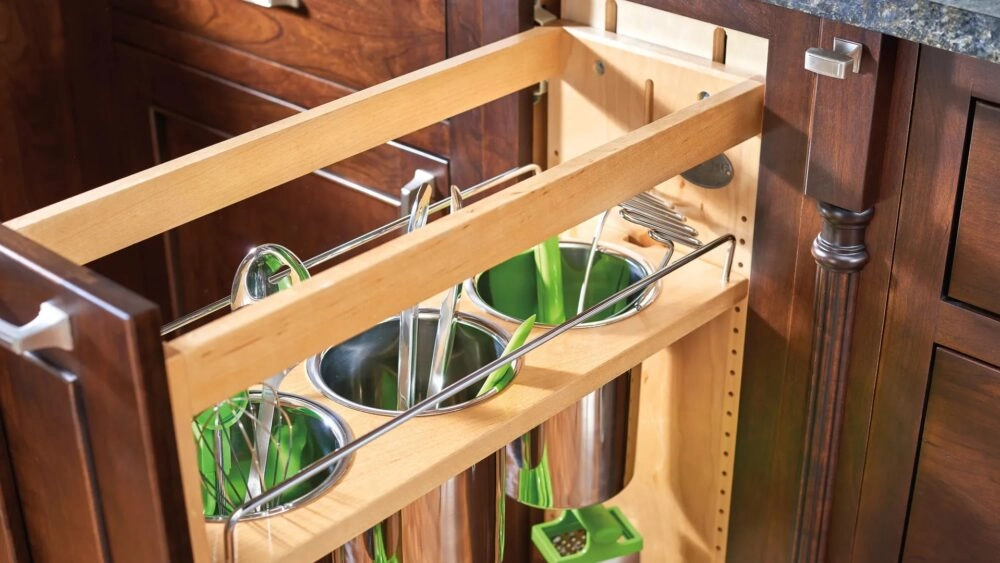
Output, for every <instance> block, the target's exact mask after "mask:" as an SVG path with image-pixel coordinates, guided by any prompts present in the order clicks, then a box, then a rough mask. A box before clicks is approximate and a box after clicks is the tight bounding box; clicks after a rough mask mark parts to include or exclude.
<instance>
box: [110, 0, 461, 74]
mask: <svg viewBox="0 0 1000 563" xmlns="http://www.w3.org/2000/svg"><path fill="white" fill-rule="evenodd" d="M303 4H304V5H305V7H304V8H303V9H300V10H285V9H265V8H261V7H259V6H253V5H251V4H249V3H248V2H245V1H244V0H201V1H199V2H176V1H175V0H113V2H112V5H113V6H114V7H116V8H119V9H121V10H123V11H125V12H127V13H130V14H135V15H139V16H142V17H145V18H149V19H151V20H154V21H157V22H160V23H163V24H166V25H169V26H172V27H176V28H178V29H181V30H184V31H188V32H191V33H195V34H198V35H201V36H203V37H207V38H209V39H212V40H214V41H218V42H220V43H224V44H226V45H231V46H233V47H236V48H238V49H241V50H244V51H247V52H250V53H253V54H255V55H259V56H261V57H264V58H266V59H270V60H273V61H277V62H279V63H282V64H284V65H288V66H291V67H294V68H297V69H299V70H302V71H305V72H308V73H311V74H315V75H317V76H321V77H323V78H328V79H331V80H334V81H336V82H339V83H341V84H344V85H346V86H349V87H351V88H355V89H360V88H365V87H368V86H371V85H373V84H377V83H379V82H383V81H385V80H388V79H389V78H393V77H396V76H399V75H401V74H405V73H407V72H410V71H412V70H416V69H418V68H421V67H424V66H427V65H428V64H431V63H434V62H437V61H440V60H443V59H444V57H445V28H444V26H445V9H444V2H443V1H442V0H408V1H406V2H398V1H395V0H306V1H305V2H303Z"/></svg>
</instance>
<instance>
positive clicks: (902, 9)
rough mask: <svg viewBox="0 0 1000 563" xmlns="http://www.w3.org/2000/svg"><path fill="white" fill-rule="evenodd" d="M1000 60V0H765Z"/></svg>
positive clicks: (765, 0)
mask: <svg viewBox="0 0 1000 563" xmlns="http://www.w3.org/2000/svg"><path fill="white" fill-rule="evenodd" d="M761 1H762V2H766V3H768V4H774V5H777V6H784V7H786V8H791V9H794V10H799V11H802V12H806V13H809V14H813V15H816V16H820V17H822V18H826V19H830V20H836V21H841V22H845V23H848V24H851V25H855V26H858V27H863V28H865V29H871V30H874V31H879V32H882V33H886V34H888V35H893V36H895V37H899V38H902V39H909V40H911V41H916V42H917V43H923V44H925V45H930V46H932V47H939V48H941V49H947V50H949V51H954V52H956V53H962V54H966V55H971V56H973V57H978V58H981V59H986V60H988V61H993V62H1000V0H761Z"/></svg>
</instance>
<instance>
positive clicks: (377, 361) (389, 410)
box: [306, 309, 518, 563]
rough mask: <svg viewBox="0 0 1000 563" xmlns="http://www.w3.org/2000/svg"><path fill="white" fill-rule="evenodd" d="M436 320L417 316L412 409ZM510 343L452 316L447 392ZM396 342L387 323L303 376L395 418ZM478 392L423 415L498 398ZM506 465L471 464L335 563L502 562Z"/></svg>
mask: <svg viewBox="0 0 1000 563" xmlns="http://www.w3.org/2000/svg"><path fill="white" fill-rule="evenodd" d="M437 320H438V311H437V310H434V309H421V310H420V312H419V315H418V317H417V323H416V325H417V332H418V338H417V342H418V346H419V348H418V350H417V361H416V367H417V369H416V373H415V375H416V385H415V387H414V389H415V390H416V393H417V396H416V397H414V400H415V401H420V400H422V399H424V396H423V395H424V394H425V393H426V389H427V383H428V380H429V376H430V363H431V356H432V354H433V345H434V333H435V331H436V329H437ZM509 338H510V336H509V335H508V334H507V333H506V332H504V331H503V330H502V329H500V328H498V327H496V326H494V325H492V324H491V323H488V322H486V321H484V320H482V319H479V318H477V317H473V316H471V315H466V314H463V313H458V314H457V326H456V330H455V340H454V344H453V345H452V351H451V356H450V358H449V361H448V362H447V368H446V370H445V381H444V385H445V387H447V386H448V385H450V384H451V383H453V382H455V381H457V380H459V379H461V378H462V377H463V376H465V375H468V374H469V373H471V372H472V371H474V370H475V369H477V368H479V367H481V366H483V365H486V364H487V363H489V362H491V361H493V360H495V359H496V358H498V357H500V354H501V353H502V352H503V348H504V346H505V345H506V343H507V340H508V339H509ZM398 339H399V322H398V320H397V319H389V320H387V321H384V322H382V323H380V324H379V325H376V326H375V327H373V328H371V329H369V330H367V331H366V332H363V333H361V334H360V335H358V336H356V337H354V338H352V339H350V340H348V341H346V342H344V343H342V344H339V345H337V346H335V347H333V348H330V349H328V350H327V351H325V352H323V353H322V354H320V355H319V356H317V357H315V358H312V359H311V360H310V361H309V362H308V363H307V364H306V372H307V374H308V377H309V379H310V380H311V381H312V383H313V384H314V385H315V386H316V388H317V389H319V390H320V392H321V393H323V394H324V395H326V396H327V397H329V398H331V399H332V400H334V401H337V402H339V403H341V404H343V405H345V406H348V407H350V408H355V409H358V410H362V411H365V412H369V413H374V414H381V415H394V414H398V411H396V409H395V405H396V389H395V385H396V377H395V373H394V370H395V369H396V365H397V355H398V352H397V350H398V346H397V343H398ZM517 367H518V365H515V369H516V368H517ZM477 392H478V388H475V387H473V388H471V389H469V390H468V392H466V393H463V394H459V395H458V396H457V397H456V398H455V400H451V401H448V402H447V403H445V404H444V405H442V407H441V409H439V410H436V411H430V412H429V413H428V414H429V415H434V414H443V413H449V412H455V411H457V410H460V409H463V408H466V407H469V406H472V405H474V404H477V403H479V402H481V401H484V400H488V399H489V398H490V397H491V396H493V395H495V394H496V393H497V391H496V390H492V391H490V392H488V393H485V394H483V395H482V396H479V397H477V396H476V395H477ZM444 416H447V415H446V414H444ZM504 461H505V455H504V453H503V451H499V452H496V453H494V454H492V455H490V456H488V457H487V458H485V459H483V460H482V461H480V462H478V463H476V464H475V465H473V466H472V467H470V468H469V469H467V470H465V471H464V472H462V473H461V474H459V475H458V476H456V477H453V478H451V479H449V480H448V481H446V482H445V483H443V484H442V485H440V486H439V487H437V488H435V489H433V490H432V491H430V492H429V493H427V494H426V495H424V496H422V497H420V498H419V499H417V500H416V501H414V502H413V503H411V504H410V505H408V506H406V507H405V508H404V509H403V510H401V511H400V512H398V513H396V514H393V515H392V516H390V517H389V518H387V519H386V520H384V521H383V522H382V523H380V524H379V525H378V526H376V527H375V528H372V529H370V530H368V531H366V532H365V533H364V534H362V535H360V536H358V537H357V538H355V539H353V540H351V541H350V542H348V543H347V544H345V545H344V546H342V547H341V548H339V549H338V550H337V551H336V552H335V553H334V561H337V562H338V563H374V562H376V561H383V562H390V561H395V563H410V562H423V561H428V562H429V561H434V562H441V563H466V562H484V563H492V562H499V561H501V557H502V553H503V537H504V532H505V530H504V527H503V522H504V509H505V505H504V502H505V494H504V490H505V489H504V485H503V477H504V474H505V472H504ZM393 557H395V560H393Z"/></svg>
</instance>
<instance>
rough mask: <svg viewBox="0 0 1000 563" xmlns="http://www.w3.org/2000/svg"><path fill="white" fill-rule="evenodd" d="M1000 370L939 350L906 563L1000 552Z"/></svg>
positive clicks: (984, 558) (981, 556)
mask: <svg viewBox="0 0 1000 563" xmlns="http://www.w3.org/2000/svg"><path fill="white" fill-rule="evenodd" d="M997 413H1000V370H997V369H996V368H994V367H992V366H988V365H987V364H983V363H980V362H977V361H974V360H971V359H968V358H966V357H964V356H960V355H958V354H956V353H954V352H952V351H950V350H947V349H944V348H939V349H938V351H937V354H936V356H935V360H934V369H933V371H932V373H931V388H930V397H929V399H928V402H927V417H926V418H925V420H924V431H923V435H922V437H921V444H920V461H919V463H918V464H917V478H916V482H915V485H914V488H913V501H912V505H911V507H910V520H909V526H908V530H907V535H906V538H907V539H906V545H905V548H904V555H903V560H904V561H908V562H917V561H990V560H993V559H994V558H995V557H996V554H997V553H998V552H1000V439H998V438H997V437H998V436H1000V417H998V416H997Z"/></svg>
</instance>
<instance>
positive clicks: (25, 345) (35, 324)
mask: <svg viewBox="0 0 1000 563" xmlns="http://www.w3.org/2000/svg"><path fill="white" fill-rule="evenodd" d="M0 344H3V346H4V348H7V349H8V350H10V351H11V352H14V353H15V354H18V355H20V354H23V353H25V352H30V351H32V350H41V349H43V348H60V349H62V350H72V349H73V328H72V323H71V322H70V318H69V315H67V314H66V312H65V311H63V310H62V309H60V308H59V307H57V306H56V305H55V304H54V303H53V302H52V301H46V302H44V303H42V304H41V305H40V306H39V307H38V315H37V316H36V317H35V318H33V319H31V320H30V321H28V322H27V323H26V324H23V325H21V326H17V325H15V324H11V323H9V322H7V321H5V320H3V319H0Z"/></svg>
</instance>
